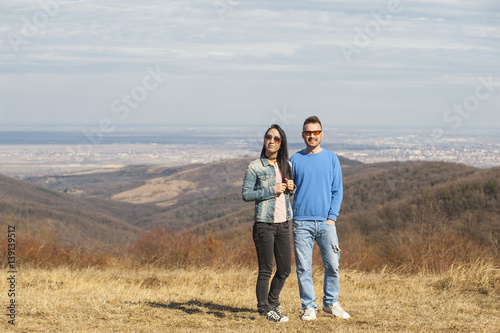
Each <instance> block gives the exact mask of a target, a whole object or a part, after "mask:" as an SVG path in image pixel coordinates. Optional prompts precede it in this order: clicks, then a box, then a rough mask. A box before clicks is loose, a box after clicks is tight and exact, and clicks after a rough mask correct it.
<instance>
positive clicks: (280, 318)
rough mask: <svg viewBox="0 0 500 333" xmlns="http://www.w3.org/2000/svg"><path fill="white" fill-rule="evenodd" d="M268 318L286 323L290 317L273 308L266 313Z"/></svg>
mask: <svg viewBox="0 0 500 333" xmlns="http://www.w3.org/2000/svg"><path fill="white" fill-rule="evenodd" d="M266 319H267V320H269V321H274V322H276V323H284V322H285V321H288V317H285V316H283V315H281V314H278V313H277V312H276V311H274V310H271V311H269V312H268V313H266Z"/></svg>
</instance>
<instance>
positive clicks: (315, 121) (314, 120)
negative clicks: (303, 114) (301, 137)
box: [302, 116, 323, 128]
mask: <svg viewBox="0 0 500 333" xmlns="http://www.w3.org/2000/svg"><path fill="white" fill-rule="evenodd" d="M307 124H319V126H321V128H323V125H321V121H319V118H318V117H316V116H310V117H308V118H307V119H306V120H304V125H302V128H304V126H306V125H307Z"/></svg>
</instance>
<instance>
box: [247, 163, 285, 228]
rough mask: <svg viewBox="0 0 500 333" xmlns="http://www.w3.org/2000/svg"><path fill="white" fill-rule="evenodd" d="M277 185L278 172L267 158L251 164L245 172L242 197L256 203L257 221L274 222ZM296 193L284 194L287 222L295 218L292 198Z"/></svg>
mask: <svg viewBox="0 0 500 333" xmlns="http://www.w3.org/2000/svg"><path fill="white" fill-rule="evenodd" d="M288 163H290V162H288ZM290 167H291V164H290ZM275 185H276V171H275V170H274V166H273V165H272V164H271V163H269V160H268V159H267V158H265V157H261V158H259V159H256V160H254V161H252V162H250V164H249V165H248V167H247V170H246V172H245V178H244V179H243V188H242V189H241V196H242V197H243V200H245V201H255V215H254V220H255V221H257V222H271V223H272V222H274V209H275V206H276V192H275V191H274V186H275ZM294 191H295V189H294ZM294 191H289V190H286V191H285V193H284V194H285V195H286V200H285V201H286V219H287V221H289V220H291V219H292V217H293V213H292V206H291V204H290V196H291V195H292V194H293V192H294Z"/></svg>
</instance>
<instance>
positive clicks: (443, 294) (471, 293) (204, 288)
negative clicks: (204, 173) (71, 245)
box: [0, 261, 500, 332]
mask: <svg viewBox="0 0 500 333" xmlns="http://www.w3.org/2000/svg"><path fill="white" fill-rule="evenodd" d="M256 275H257V272H256V271H255V270H252V269H249V268H243V267H234V268H232V269H224V270H216V269H214V268H201V269H194V268H193V269H177V270H166V269H153V268H142V269H135V270H133V269H128V268H125V267H124V266H123V265H120V266H118V265H116V266H115V267H113V265H111V266H110V267H107V268H105V269H98V268H88V269H70V268H67V267H59V268H54V269H41V268H28V267H25V268H22V269H20V271H19V272H18V277H17V279H18V281H17V291H18V293H17V295H16V302H17V303H18V308H17V310H18V315H17V318H16V322H17V325H16V330H14V329H13V327H12V325H9V324H8V323H7V319H6V318H5V317H4V319H3V320H2V322H1V324H0V331H3V332H11V331H12V332H14V331H18V332H207V331H208V332H224V331H238V332H268V331H276V332H298V331H301V332H307V331H311V332H325V331H330V330H331V331H337V332H360V331H365V332H499V331H500V272H499V271H498V269H497V268H496V267H494V266H493V264H492V263H490V262H487V261H478V262H477V263H476V264H475V265H472V266H468V267H464V266H462V267H456V268H454V269H452V270H450V271H449V272H446V273H444V274H441V275H431V274H428V275H424V274H420V275H412V276H402V275H394V274H388V273H383V272H382V273H363V272H359V271H353V270H344V271H343V272H342V278H341V288H342V289H341V296H340V302H341V304H342V305H343V307H344V308H345V309H346V310H347V311H348V312H349V313H350V314H351V316H352V318H351V319H349V320H341V319H336V318H332V317H330V316H328V315H326V314H325V313H323V312H321V311H320V312H319V313H318V319H317V320H316V321H313V322H303V321H301V320H300V314H301V310H300V301H299V297H298V286H297V280H296V276H295V274H294V273H292V275H291V276H290V278H289V280H288V281H287V283H286V284H285V288H284V289H283V292H282V297H281V300H282V303H283V306H284V308H285V312H286V314H287V315H288V316H289V317H290V321H289V322H287V323H280V324H276V323H271V322H267V321H266V320H264V319H263V318H262V317H259V316H258V315H257V313H256V301H255V295H254V288H255V281H256ZM313 278H314V281H315V287H316V293H317V294H316V295H317V297H318V298H319V299H320V298H321V297H322V291H321V289H322V270H321V269H317V270H315V271H314V276H313ZM0 290H3V291H6V290H7V281H6V279H1V283H0ZM0 300H1V304H4V305H5V304H7V301H8V300H7V293H6V292H1V293H0Z"/></svg>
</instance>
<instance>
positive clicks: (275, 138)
mask: <svg viewBox="0 0 500 333" xmlns="http://www.w3.org/2000/svg"><path fill="white" fill-rule="evenodd" d="M272 138H273V136H272V135H271V134H266V136H265V137H264V139H266V140H268V141H271V139H272ZM274 142H276V143H278V142H281V138H280V137H279V136H275V137H274Z"/></svg>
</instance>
